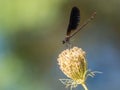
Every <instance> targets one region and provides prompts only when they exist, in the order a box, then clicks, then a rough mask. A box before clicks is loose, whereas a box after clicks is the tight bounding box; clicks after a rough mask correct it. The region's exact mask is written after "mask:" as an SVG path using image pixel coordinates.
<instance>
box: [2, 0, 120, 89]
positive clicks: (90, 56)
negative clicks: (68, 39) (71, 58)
mask: <svg viewBox="0 0 120 90" xmlns="http://www.w3.org/2000/svg"><path fill="white" fill-rule="evenodd" d="M73 6H77V7H79V8H80V10H81V22H80V24H82V23H83V22H84V21H85V20H87V18H88V17H89V16H90V15H91V13H92V12H93V11H94V10H96V11H97V16H96V18H95V19H94V20H93V21H92V22H91V23H90V24H89V25H87V26H86V27H85V28H84V29H83V30H81V31H80V32H79V34H77V35H76V36H75V37H74V38H72V43H73V45H75V46H79V47H81V48H82V49H83V50H85V51H86V53H87V61H88V68H89V69H92V70H96V71H101V72H103V73H102V74H97V75H96V76H95V77H94V78H88V80H87V86H88V88H89V90H120V25H119V24H120V11H119V6H120V0H0V90H69V88H65V86H64V85H63V84H62V83H61V82H60V81H59V79H60V78H67V77H66V76H65V75H64V74H63V73H62V72H61V71H60V70H59V66H58V65H57V57H58V54H59V53H60V52H61V51H62V50H64V49H66V46H65V45H62V43H61V41H62V40H63V39H64V37H65V33H66V29H67V25H68V21H69V16H70V11H71V8H72V7H73ZM74 90H83V88H82V87H81V86H78V87H77V88H76V89H74Z"/></svg>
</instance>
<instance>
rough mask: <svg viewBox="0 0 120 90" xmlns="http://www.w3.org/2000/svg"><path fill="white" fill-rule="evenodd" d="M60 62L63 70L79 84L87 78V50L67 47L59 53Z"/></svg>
mask: <svg viewBox="0 0 120 90" xmlns="http://www.w3.org/2000/svg"><path fill="white" fill-rule="evenodd" d="M57 60H58V64H59V66H60V69H61V71H62V72H63V73H64V74H65V75H66V76H67V77H69V78H71V79H72V80H74V81H75V82H76V83H77V84H82V83H84V82H85V80H86V72H87V62H86V59H85V51H83V50H82V49H81V48H78V47H73V48H71V49H66V50H64V51H62V52H61V53H60V54H59V57H58V59H57Z"/></svg>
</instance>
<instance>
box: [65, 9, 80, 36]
mask: <svg viewBox="0 0 120 90" xmlns="http://www.w3.org/2000/svg"><path fill="white" fill-rule="evenodd" d="M79 22H80V10H79V9H78V8H77V7H73V8H72V10H71V14H70V21H69V25H68V29H67V36H70V34H71V31H73V30H75V29H76V28H77V26H78V24H79Z"/></svg>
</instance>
